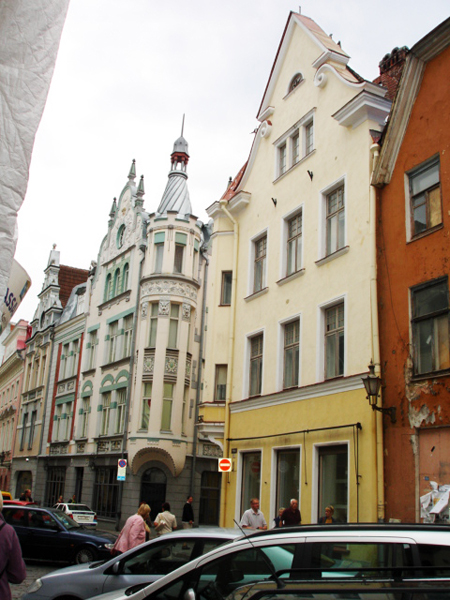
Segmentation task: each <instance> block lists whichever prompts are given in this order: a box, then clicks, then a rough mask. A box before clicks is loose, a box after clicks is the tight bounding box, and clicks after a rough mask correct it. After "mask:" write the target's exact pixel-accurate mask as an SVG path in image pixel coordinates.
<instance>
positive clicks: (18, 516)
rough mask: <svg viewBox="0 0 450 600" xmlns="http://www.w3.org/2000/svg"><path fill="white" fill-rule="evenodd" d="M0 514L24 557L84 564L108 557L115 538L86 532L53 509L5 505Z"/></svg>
mask: <svg viewBox="0 0 450 600" xmlns="http://www.w3.org/2000/svg"><path fill="white" fill-rule="evenodd" d="M3 517H4V518H5V521H6V522H7V523H9V524H10V525H12V526H13V527H14V529H15V531H16V533H17V535H18V537H19V541H20V546H21V548H22V555H23V557H24V558H34V559H36V558H37V559H43V560H54V561H63V562H75V563H86V562H90V561H93V560H97V559H98V558H108V557H109V556H110V549H111V548H112V546H113V544H114V541H115V539H116V536H115V535H110V534H102V535H100V534H99V533H97V532H94V531H87V530H86V529H84V527H82V526H81V525H79V524H78V523H77V522H76V521H74V520H73V519H71V518H70V517H68V516H67V515H65V514H64V513H63V512H61V511H60V510H56V509H54V508H42V507H39V506H33V505H30V506H22V505H16V504H9V505H7V506H4V507H3Z"/></svg>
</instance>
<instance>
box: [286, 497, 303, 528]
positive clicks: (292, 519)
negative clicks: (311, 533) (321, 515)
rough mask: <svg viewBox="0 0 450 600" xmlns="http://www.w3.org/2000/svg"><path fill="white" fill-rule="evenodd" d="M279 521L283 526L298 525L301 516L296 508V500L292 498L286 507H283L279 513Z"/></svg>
mask: <svg viewBox="0 0 450 600" xmlns="http://www.w3.org/2000/svg"><path fill="white" fill-rule="evenodd" d="M281 522H282V526H283V527H294V526H295V525H300V524H301V522H302V516H301V514H300V511H299V509H298V500H296V499H295V498H292V500H291V503H290V505H289V507H288V508H285V509H284V510H283V512H282V514H281Z"/></svg>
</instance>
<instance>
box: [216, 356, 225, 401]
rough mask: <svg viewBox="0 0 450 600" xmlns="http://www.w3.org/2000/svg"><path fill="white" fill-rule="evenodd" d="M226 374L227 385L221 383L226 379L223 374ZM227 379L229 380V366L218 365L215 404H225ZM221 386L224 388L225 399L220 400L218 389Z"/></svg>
mask: <svg viewBox="0 0 450 600" xmlns="http://www.w3.org/2000/svg"><path fill="white" fill-rule="evenodd" d="M224 373H225V384H223V383H219V381H222V380H223V379H224V377H223V374H224ZM227 378H228V365H227V364H216V366H215V372H214V402H225V401H226V399H227ZM219 386H225V387H224V394H223V396H224V397H223V398H219V395H222V394H219V393H218V388H219Z"/></svg>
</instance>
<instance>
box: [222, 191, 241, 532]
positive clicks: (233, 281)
mask: <svg viewBox="0 0 450 600" xmlns="http://www.w3.org/2000/svg"><path fill="white" fill-rule="evenodd" d="M219 205H220V209H221V210H222V211H223V212H224V213H225V214H226V216H227V217H228V218H229V219H230V221H231V222H232V223H233V229H234V243H233V275H232V277H231V307H230V308H231V322H230V336H229V339H228V370H227V393H226V398H225V423H224V434H223V455H224V457H228V455H229V452H230V444H229V441H228V438H229V437H230V402H231V384H232V381H233V364H234V336H235V327H236V287H237V263H238V250H239V225H238V223H237V221H236V219H234V217H233V216H232V215H231V213H230V211H229V210H228V209H227V201H226V200H220V202H219ZM228 482H229V475H227V477H225V476H223V477H222V493H221V494H220V525H221V527H225V521H226V515H225V509H226V505H227V492H228V488H227V483H228Z"/></svg>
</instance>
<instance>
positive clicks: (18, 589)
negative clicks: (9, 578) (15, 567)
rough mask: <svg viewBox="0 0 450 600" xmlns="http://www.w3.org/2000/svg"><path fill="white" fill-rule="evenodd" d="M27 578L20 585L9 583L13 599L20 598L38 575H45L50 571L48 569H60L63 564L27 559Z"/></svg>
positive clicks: (17, 599)
mask: <svg viewBox="0 0 450 600" xmlns="http://www.w3.org/2000/svg"><path fill="white" fill-rule="evenodd" d="M26 565H27V578H26V579H25V581H24V582H23V583H21V584H20V585H11V586H10V587H11V594H12V598H13V600H20V598H22V596H23V594H25V592H26V591H27V589H28V587H29V586H30V585H31V584H32V583H33V581H35V580H36V579H37V578H38V577H41V576H42V575H45V574H46V573H50V571H55V570H56V569H60V568H61V566H63V565H56V564H55V565H53V564H50V563H38V562H33V561H27V562H26Z"/></svg>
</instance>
